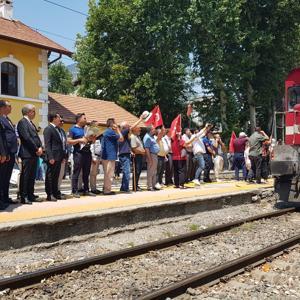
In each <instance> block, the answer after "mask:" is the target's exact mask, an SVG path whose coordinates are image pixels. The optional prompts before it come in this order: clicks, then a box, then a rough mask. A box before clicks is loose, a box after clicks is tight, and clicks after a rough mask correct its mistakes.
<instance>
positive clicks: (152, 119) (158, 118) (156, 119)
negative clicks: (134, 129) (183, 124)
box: [144, 105, 164, 128]
mask: <svg viewBox="0 0 300 300" xmlns="http://www.w3.org/2000/svg"><path fill="white" fill-rule="evenodd" d="M144 123H145V125H146V126H149V125H153V126H154V127H155V128H156V127H158V126H163V125H164V123H163V119H162V115H161V112H160V108H159V106H158V105H156V106H155V107H154V108H153V110H152V111H151V113H150V114H149V117H148V118H147V119H146V120H145V121H144Z"/></svg>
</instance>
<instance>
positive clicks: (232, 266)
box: [137, 234, 300, 300]
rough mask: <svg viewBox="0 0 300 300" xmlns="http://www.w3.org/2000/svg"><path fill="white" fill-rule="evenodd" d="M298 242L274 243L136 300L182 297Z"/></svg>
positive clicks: (297, 239) (299, 240) (296, 238)
mask: <svg viewBox="0 0 300 300" xmlns="http://www.w3.org/2000/svg"><path fill="white" fill-rule="evenodd" d="M299 242H300V234H299V235H296V236H294V237H292V238H289V239H287V240H284V241H282V242H279V243H276V244H274V245H272V246H270V247H267V248H264V249H262V250H259V251H256V252H253V253H250V254H248V255H245V256H242V257H240V258H237V259H235V260H232V261H229V262H227V263H225V264H222V265H219V266H217V267H214V268H212V269H209V270H207V271H203V272H200V273H197V274H195V275H192V276H189V277H187V278H185V279H184V280H182V281H179V282H176V283H174V284H170V285H168V286H166V287H164V288H162V289H159V290H156V291H153V292H150V293H147V294H145V295H142V296H140V297H139V298H137V300H153V299H155V300H159V299H166V297H176V296H179V295H182V294H184V293H185V292H186V290H187V289H188V288H189V287H191V288H196V287H200V286H202V285H205V284H209V283H211V282H214V281H216V280H220V279H222V278H223V277H226V276H228V275H230V274H232V273H233V274H236V272H238V273H241V272H242V271H244V269H245V268H246V267H248V266H250V265H253V264H255V263H257V262H260V261H261V263H263V262H264V261H265V260H266V258H268V257H270V256H272V255H275V254H278V253H281V252H282V251H284V250H286V249H288V248H290V247H293V246H295V245H297V244H299Z"/></svg>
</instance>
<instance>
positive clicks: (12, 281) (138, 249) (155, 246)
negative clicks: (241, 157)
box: [0, 208, 300, 299]
mask: <svg viewBox="0 0 300 300" xmlns="http://www.w3.org/2000/svg"><path fill="white" fill-rule="evenodd" d="M295 211H296V209H294V208H288V209H283V210H280V211H276V212H271V213H265V214H261V215H257V216H254V217H250V218H246V219H241V220H238V221H234V222H230V223H227V224H223V225H218V226H214V227H211V228H207V229H204V230H199V231H194V232H191V233H187V234H183V235H179V236H175V237H171V238H167V239H163V240H159V241H155V242H150V243H147V244H142V245H139V246H135V247H132V248H127V249H124V250H118V251H113V252H110V253H107V254H104V255H99V256H94V257H91V258H86V259H82V260H78V261H74V262H70V263H65V264H62V265H58V266H53V267H49V268H46V269H40V270H37V271H34V272H28V273H25V274H21V275H17V276H12V277H9V278H4V279H1V280H0V290H5V289H17V288H21V287H26V286H30V285H33V284H38V283H39V282H40V281H41V280H43V279H46V278H49V277H52V276H54V275H59V274H65V273H68V272H72V271H78V270H83V269H85V268H88V267H90V266H92V265H105V264H110V263H112V262H115V261H117V260H119V259H124V258H129V257H134V256H138V255H141V254H144V253H147V252H149V251H155V250H160V249H164V248H168V247H171V246H174V245H178V244H181V243H186V242H189V241H193V240H196V239H199V238H203V237H207V236H211V235H214V234H217V233H220V232H224V231H227V230H229V229H232V228H234V227H238V226H241V225H243V224H245V223H248V222H253V221H257V220H261V219H268V218H274V217H278V216H282V215H285V214H289V213H293V212H295ZM298 238H299V239H300V237H298ZM296 240H297V239H295V240H293V243H297V242H298V240H297V242H296ZM230 268H232V267H230V266H229V270H231V269H230ZM218 271H220V272H221V270H219V269H216V270H215V273H217V272H218ZM224 272H225V271H224ZM201 274H202V273H200V274H198V275H199V276H200V277H201V278H202V276H203V274H202V275H201ZM224 274H225V273H224ZM224 274H223V275H222V276H221V277H223V276H225V275H226V274H225V275H224ZM211 276H212V275H211ZM197 278H198V277H197ZM191 279H195V280H196V278H194V276H193V278H187V279H186V280H185V281H184V282H181V283H179V284H181V285H182V287H181V288H179V287H176V286H174V287H171V286H168V287H167V288H166V290H164V291H162V296H161V297H162V298H163V297H165V295H163V294H166V293H168V292H170V294H171V293H174V295H175V294H176V293H178V292H179V291H180V293H182V291H183V289H185V290H186V287H184V284H186V285H187V284H190V283H191V284H194V283H192V281H191V282H190V280H191ZM197 280H198V283H197V281H195V284H199V278H198V279H197ZM202 280H204V279H202ZM206 280H207V279H206ZM171 290H174V292H172V291H171ZM185 290H184V291H185ZM176 291H177V292H176ZM157 292H158V291H156V292H154V293H155V294H154V296H152V294H151V293H150V294H148V295H145V297H146V298H143V297H142V298H141V299H159V296H158V295H157V294H156V293H157ZM151 297H152V298H151ZM153 297H154V298H153Z"/></svg>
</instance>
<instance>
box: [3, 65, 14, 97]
mask: <svg viewBox="0 0 300 300" xmlns="http://www.w3.org/2000/svg"><path fill="white" fill-rule="evenodd" d="M1 94H3V95H10V96H18V67H17V66H16V65H15V64H13V63H10V62H3V63H2V64H1Z"/></svg>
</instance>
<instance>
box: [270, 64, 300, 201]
mask: <svg viewBox="0 0 300 300" xmlns="http://www.w3.org/2000/svg"><path fill="white" fill-rule="evenodd" d="M283 115H284V130H285V132H284V133H285V134H284V140H283V141H282V142H283V143H282V144H281V145H276V146H275V147H274V152H273V156H272V160H271V173H272V175H273V176H274V178H275V183H274V188H275V193H276V195H277V197H278V200H279V203H281V204H282V205H284V206H285V205H287V204H288V205H300V68H297V69H294V70H292V71H291V72H290V73H289V74H288V76H287V79H286V81H285V99H284V113H283ZM275 130H276V129H275Z"/></svg>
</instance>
